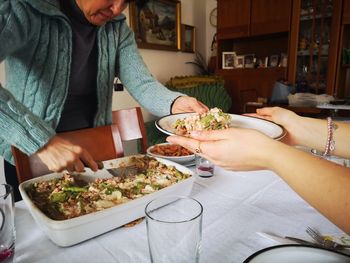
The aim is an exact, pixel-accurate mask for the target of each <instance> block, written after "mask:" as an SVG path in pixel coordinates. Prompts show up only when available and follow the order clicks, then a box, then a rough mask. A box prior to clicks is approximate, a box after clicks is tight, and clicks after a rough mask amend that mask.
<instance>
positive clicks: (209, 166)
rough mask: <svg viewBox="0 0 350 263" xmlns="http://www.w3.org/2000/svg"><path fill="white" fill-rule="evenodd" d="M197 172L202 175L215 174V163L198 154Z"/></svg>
mask: <svg viewBox="0 0 350 263" xmlns="http://www.w3.org/2000/svg"><path fill="white" fill-rule="evenodd" d="M196 173H197V174H198V176H200V177H211V176H213V175H214V164H213V163H212V162H211V161H209V160H207V159H205V158H204V157H201V156H199V155H196Z"/></svg>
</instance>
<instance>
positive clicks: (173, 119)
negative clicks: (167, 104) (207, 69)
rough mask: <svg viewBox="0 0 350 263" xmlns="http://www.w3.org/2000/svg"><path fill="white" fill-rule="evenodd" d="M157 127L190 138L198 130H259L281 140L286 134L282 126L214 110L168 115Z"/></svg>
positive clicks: (171, 133)
mask: <svg viewBox="0 0 350 263" xmlns="http://www.w3.org/2000/svg"><path fill="white" fill-rule="evenodd" d="M155 124H156V127H157V128H158V129H159V130H160V131H162V132H163V133H165V134H168V135H182V136H188V135H189V134H190V132H191V131H196V130H199V131H201V130H220V129H227V128H246V129H255V130H258V131H260V132H262V133H264V134H266V135H267V136H269V137H271V138H273V139H276V140H280V139H282V138H283V137H284V136H285V134H286V132H285V130H284V129H283V127H282V126H280V125H278V124H276V123H274V122H271V121H268V120H264V119H259V118H256V117H251V116H245V115H238V114H229V113H224V112H222V110H221V109H218V108H213V109H210V110H209V111H208V112H206V113H204V114H198V113H195V112H191V113H179V114H173V115H167V116H164V117H162V118H161V119H159V120H157V121H156V123H155Z"/></svg>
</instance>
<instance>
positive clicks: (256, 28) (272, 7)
mask: <svg viewBox="0 0 350 263" xmlns="http://www.w3.org/2000/svg"><path fill="white" fill-rule="evenodd" d="M291 8H292V1H291V0H252V2H251V22H250V35H252V36H256V35H263V34H272V33H278V32H287V31H289V27H290V17H291Z"/></svg>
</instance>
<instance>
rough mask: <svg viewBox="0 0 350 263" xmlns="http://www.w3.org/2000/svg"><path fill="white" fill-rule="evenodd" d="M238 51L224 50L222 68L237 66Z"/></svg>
mask: <svg viewBox="0 0 350 263" xmlns="http://www.w3.org/2000/svg"><path fill="white" fill-rule="evenodd" d="M235 57H236V52H222V68H223V69H232V68H234V67H235Z"/></svg>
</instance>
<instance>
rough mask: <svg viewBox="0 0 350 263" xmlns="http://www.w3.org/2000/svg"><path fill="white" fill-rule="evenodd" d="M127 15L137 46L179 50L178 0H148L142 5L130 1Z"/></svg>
mask: <svg viewBox="0 0 350 263" xmlns="http://www.w3.org/2000/svg"><path fill="white" fill-rule="evenodd" d="M129 17H130V27H131V29H132V30H133V31H134V33H135V40H136V43H137V46H138V47H139V48H145V49H159V50H169V51H179V50H180V48H181V42H180V41H181V36H180V33H181V23H180V21H181V2H180V1H178V0H149V1H148V2H147V3H145V4H144V5H143V6H142V7H141V6H139V5H138V4H137V2H136V1H132V2H131V3H130V4H129Z"/></svg>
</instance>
